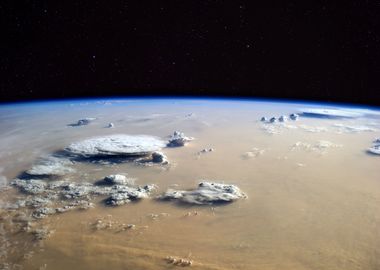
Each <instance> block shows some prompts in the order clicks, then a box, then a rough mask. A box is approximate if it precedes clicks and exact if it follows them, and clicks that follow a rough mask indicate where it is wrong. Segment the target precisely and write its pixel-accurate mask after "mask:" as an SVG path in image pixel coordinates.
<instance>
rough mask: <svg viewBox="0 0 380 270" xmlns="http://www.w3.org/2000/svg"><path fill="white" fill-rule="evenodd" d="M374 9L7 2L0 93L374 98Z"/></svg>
mask: <svg viewBox="0 0 380 270" xmlns="http://www.w3.org/2000/svg"><path fill="white" fill-rule="evenodd" d="M378 9H379V8H378V6H376V5H375V4H371V3H370V2H369V1H368V2H365V1H362V2H360V3H359V2H356V3H354V2H352V3H351V2H345V4H344V5H338V4H334V3H331V2H330V1H321V2H319V3H316V4H310V3H301V4H298V3H296V2H294V1H289V2H287V3H282V4H281V5H277V6H270V5H269V4H268V5H265V6H262V5H257V4H255V3H253V2H251V1H112V3H108V2H104V1H81V2H78V1H77V2H74V3H68V2H66V1H65V2H56V1H54V2H53V1H24V3H23V4H21V2H17V3H16V2H15V1H9V2H8V3H5V4H4V3H3V4H0V12H1V14H0V15H1V16H0V17H1V19H0V20H1V25H2V28H3V33H2V36H3V39H2V40H3V41H2V42H1V45H0V46H1V52H0V54H1V55H0V74H1V81H0V98H1V100H4V101H5V100H20V99H35V98H61V97H80V96H99V95H100V96H104V95H222V96H253V97H272V98H300V99H316V100H326V101H346V102H358V103H372V104H380V94H379V92H380V91H378V90H377V89H378V85H379V84H378V82H379V81H378V78H379V77H380V68H379V65H378V61H377V60H379V51H380V50H379V40H380V38H379V35H378V33H377V32H376V31H375V29H376V26H377V25H378V22H379V20H378V18H377V17H378V16H377V14H378V13H377V12H376V11H378Z"/></svg>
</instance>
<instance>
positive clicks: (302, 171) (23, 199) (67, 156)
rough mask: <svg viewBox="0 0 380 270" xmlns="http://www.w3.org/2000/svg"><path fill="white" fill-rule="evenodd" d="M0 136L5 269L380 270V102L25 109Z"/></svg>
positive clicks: (63, 103) (14, 110)
mask: <svg viewBox="0 0 380 270" xmlns="http://www.w3.org/2000/svg"><path fill="white" fill-rule="evenodd" d="M0 134H1V136H0V220H1V223H0V268H4V269H36V268H37V269H67V268H72V269H104V268H106V267H107V268H112V269H173V268H178V267H191V268H195V269H302V270H303V269H305V270H306V269H348V270H349V269H373V270H375V269H379V268H380V244H379V242H380V241H379V240H380V232H379V230H378V228H379V227H380V204H379V202H380V181H379V179H378V173H379V161H380V107H373V106H365V105H360V104H338V103H323V102H314V101H296V100H285V101H283V100H273V99H270V100H269V99H246V98H221V97H217V98H201V97H186V98H178V97H148V98H142V97H131V98H125V97H111V98H104V97H99V98H95V99H88V98H81V99H68V100H44V101H35V102H27V101H25V102H24V101H23V102H19V103H3V104H0Z"/></svg>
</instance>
